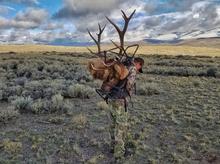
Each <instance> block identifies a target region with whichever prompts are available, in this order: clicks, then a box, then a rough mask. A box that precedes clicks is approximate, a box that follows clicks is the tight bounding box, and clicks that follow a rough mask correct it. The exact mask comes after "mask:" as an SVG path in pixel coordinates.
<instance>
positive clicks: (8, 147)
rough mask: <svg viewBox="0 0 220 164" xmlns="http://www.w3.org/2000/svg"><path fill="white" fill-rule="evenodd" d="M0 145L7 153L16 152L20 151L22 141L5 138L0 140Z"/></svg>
mask: <svg viewBox="0 0 220 164" xmlns="http://www.w3.org/2000/svg"><path fill="white" fill-rule="evenodd" d="M0 147H3V149H4V150H5V151H6V152H8V153H12V154H16V153H19V152H20V151H21V149H22V143H21V142H17V141H10V140H9V139H5V140H3V141H1V142H0Z"/></svg>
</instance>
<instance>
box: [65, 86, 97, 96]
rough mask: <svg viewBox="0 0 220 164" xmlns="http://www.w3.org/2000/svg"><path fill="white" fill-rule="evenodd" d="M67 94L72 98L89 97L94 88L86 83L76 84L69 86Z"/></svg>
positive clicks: (92, 93)
mask: <svg viewBox="0 0 220 164" xmlns="http://www.w3.org/2000/svg"><path fill="white" fill-rule="evenodd" d="M68 95H69V97H72V98H83V99H84V98H91V97H92V96H93V95H94V89H92V88H91V87H89V86H87V85H82V84H76V85H72V86H70V87H69V89H68Z"/></svg>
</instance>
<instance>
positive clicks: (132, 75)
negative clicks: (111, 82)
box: [126, 67, 137, 96]
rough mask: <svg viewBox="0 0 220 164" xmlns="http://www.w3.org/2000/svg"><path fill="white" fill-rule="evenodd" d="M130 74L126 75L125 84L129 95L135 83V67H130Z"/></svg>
mask: <svg viewBox="0 0 220 164" xmlns="http://www.w3.org/2000/svg"><path fill="white" fill-rule="evenodd" d="M129 72H130V74H129V76H128V77H127V80H128V81H127V85H126V89H127V91H128V93H129V95H130V96H131V95H132V94H133V91H134V84H135V78H136V74H137V70H136V68H135V67H131V69H130V71H129Z"/></svg>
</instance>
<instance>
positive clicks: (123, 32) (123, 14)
mask: <svg viewBox="0 0 220 164" xmlns="http://www.w3.org/2000/svg"><path fill="white" fill-rule="evenodd" d="M121 12H122V17H123V18H124V21H125V23H124V27H123V29H122V30H121V29H120V28H119V27H118V25H116V24H115V23H114V22H113V21H112V20H111V19H109V18H108V17H106V19H107V20H108V21H109V22H110V23H111V24H112V25H113V26H114V27H115V29H116V30H117V32H118V35H119V39H120V46H119V45H117V44H116V43H115V42H113V41H112V43H113V44H114V45H115V46H116V47H117V48H119V47H120V48H119V50H120V51H119V56H123V53H124V54H125V55H126V56H127V54H126V51H125V48H124V36H125V33H126V31H127V29H128V24H129V22H130V20H131V18H132V17H133V15H134V13H135V12H136V10H134V11H133V12H132V14H131V15H130V16H129V17H128V16H127V15H126V14H125V12H124V11H123V10H121Z"/></svg>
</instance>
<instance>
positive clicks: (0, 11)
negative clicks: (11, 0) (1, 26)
mask: <svg viewBox="0 0 220 164" xmlns="http://www.w3.org/2000/svg"><path fill="white" fill-rule="evenodd" d="M10 11H15V9H14V8H12V7H9V6H5V5H0V14H1V15H6V14H8V13H9V12H10Z"/></svg>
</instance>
